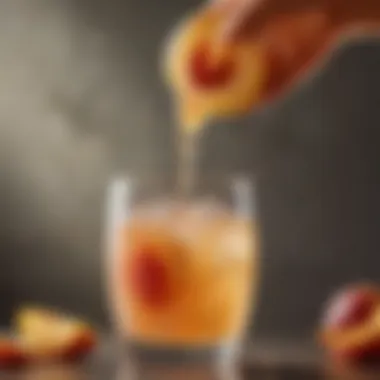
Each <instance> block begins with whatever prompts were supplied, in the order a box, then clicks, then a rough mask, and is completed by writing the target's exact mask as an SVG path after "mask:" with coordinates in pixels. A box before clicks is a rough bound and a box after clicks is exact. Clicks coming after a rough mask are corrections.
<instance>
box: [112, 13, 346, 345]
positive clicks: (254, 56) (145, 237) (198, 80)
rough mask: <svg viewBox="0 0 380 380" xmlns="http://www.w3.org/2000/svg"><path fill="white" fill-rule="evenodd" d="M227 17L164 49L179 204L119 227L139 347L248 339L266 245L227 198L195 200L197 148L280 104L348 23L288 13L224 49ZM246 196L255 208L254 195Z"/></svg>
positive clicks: (124, 304)
mask: <svg viewBox="0 0 380 380" xmlns="http://www.w3.org/2000/svg"><path fill="white" fill-rule="evenodd" d="M224 16H225V15H224V14H223V12H221V11H215V10H214V11H210V10H208V9H201V10H200V11H198V12H196V13H195V14H194V15H193V16H191V17H189V18H188V19H187V20H186V21H185V22H183V23H182V24H180V26H179V27H178V28H177V29H176V30H175V32H174V33H173V34H172V35H171V38H170V39H169V41H168V44H167V49H166V50H165V55H164V60H163V72H164V76H165V79H166V82H167V84H168V86H169V87H170V89H171V92H172V97H173V109H174V113H175V116H176V121H177V124H178V126H179V128H178V136H179V157H178V159H179V165H178V166H179V171H178V178H177V182H178V183H177V185H178V186H177V189H176V192H177V193H176V195H177V197H176V198H175V200H171V201H167V200H165V201H155V202H152V201H151V202H149V201H148V202H145V203H143V204H142V205H140V206H138V207H136V208H134V209H133V210H132V212H131V213H130V214H131V215H130V216H129V217H128V218H125V220H124V221H123V222H122V223H121V227H120V225H119V228H117V229H116V241H117V244H116V245H115V253H114V254H113V255H112V257H113V259H112V263H111V266H110V271H111V274H110V279H111V281H110V283H111V289H110V291H111V298H112V300H113V311H114V317H115V322H116V325H117V327H118V330H119V331H120V334H121V335H122V336H123V337H124V338H126V339H129V340H132V341H134V342H137V343H142V344H145V345H153V346H157V345H158V346H160V347H162V346H164V347H166V346H174V347H189V346H191V347H193V346H195V347H198V346H210V345H218V344H220V343H221V342H224V341H238V340H240V338H241V337H242V335H243V333H244V330H245V328H246V326H247V321H248V316H249V310H250V309H252V306H253V308H254V306H255V299H256V293H257V286H258V277H259V269H258V261H259V260H258V245H259V238H258V234H257V231H256V228H255V224H254V223H252V222H251V221H250V220H249V218H247V215H242V214H241V213H239V212H236V210H234V209H233V208H231V207H230V206H226V205H225V202H224V203H223V202H217V203H216V204H215V203H214V204H211V203H207V201H206V203H205V202H203V203H202V201H201V202H198V201H199V200H196V199H194V197H193V190H194V189H195V188H196V186H197V185H198V182H199V179H198V178H197V166H196V165H197V163H196V158H197V156H198V151H197V141H198V139H199V138H200V137H201V135H202V132H203V130H204V128H205V127H206V126H207V125H208V124H209V123H211V122H213V121H216V120H217V119H220V118H225V117H235V116H239V115H242V114H244V113H247V112H249V111H250V110H251V109H253V108H254V107H255V106H258V105H260V104H263V103H264V102H267V101H269V100H270V99H272V98H274V97H276V96H279V94H281V93H282V92H284V91H285V90H286V89H287V88H289V87H290V86H291V85H292V84H293V83H295V82H296V81H297V80H299V78H301V77H302V76H303V75H304V74H305V73H306V71H307V69H309V68H310V67H312V66H313V64H314V63H316V62H319V61H320V60H319V59H318V58H319V57H322V56H324V54H323V53H326V52H327V51H329V50H331V47H332V46H333V45H334V44H335V43H336V41H337V40H338V38H339V36H340V35H342V34H341V33H340V31H342V30H345V26H346V25H348V24H349V23H346V24H345V23H335V24H334V23H331V17H330V16H329V15H328V14H326V13H324V12H319V11H315V10H314V9H311V10H306V11H302V12H298V13H297V12H296V13H291V14H288V15H282V14H279V15H278V16H277V17H275V18H274V19H273V22H271V23H268V25H267V26H265V27H264V28H263V30H262V32H261V33H260V34H258V35H257V38H256V39H250V40H249V41H244V40H241V41H239V42H234V43H229V44H215V33H216V31H217V30H218V28H219V26H220V23H221V21H222V20H223V17H224ZM350 25H351V24H350ZM238 189H240V190H238V191H237V192H238V198H242V199H243V200H244V202H243V203H244V205H248V204H249V201H247V199H248V198H249V194H248V193H249V192H247V188H246V187H244V186H243V187H241V186H240V187H239V186H238ZM242 189H243V190H242ZM235 190H236V188H235ZM247 194H248V196H247ZM205 205H206V206H207V207H205ZM243 208H244V207H243ZM205 209H206V210H207V212H206V213H205ZM157 210H159V211H158V212H157ZM240 210H241V207H240Z"/></svg>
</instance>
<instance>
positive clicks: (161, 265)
mask: <svg viewBox="0 0 380 380" xmlns="http://www.w3.org/2000/svg"><path fill="white" fill-rule="evenodd" d="M254 205H255V204H254V194H253V193H252V189H251V184H250V182H249V181H248V180H247V179H244V178H240V179H233V180H218V179H216V180H207V181H201V182H200V183H199V186H198V188H197V189H196V191H194V192H193V193H192V196H191V197H185V198H181V197H178V196H176V192H175V186H169V185H167V186H165V185H164V184H160V183H158V182H157V181H156V182H154V181H139V180H134V179H132V178H118V179H115V180H114V181H113V182H112V184H111V186H110V189H109V193H108V204H107V210H108V211H107V224H106V227H107V247H106V251H107V252H106V267H107V279H106V281H107V288H108V293H107V294H108V300H109V308H110V310H111V315H112V318H113V322H114V327H115V329H116V332H117V335H118V337H119V338H121V340H122V341H123V342H125V343H126V347H128V348H131V347H132V348H134V349H138V350H143V351H145V352H149V353H150V354H151V355H152V356H151V357H153V358H154V357H156V358H159V357H162V355H165V357H170V358H171V359H174V358H181V359H189V358H192V359H194V358H196V357H197V358H205V357H210V355H211V357H213V358H217V357H218V356H219V357H220V358H222V357H223V360H225V358H226V356H225V354H226V353H227V354H228V356H229V357H231V358H232V357H233V355H230V354H233V353H236V349H238V348H239V347H240V345H241V343H242V340H243V339H244V336H245V333H246V329H247V326H248V324H249V322H250V320H251V318H252V312H253V311H254V306H255V304H256V298H257V287H258V280H259V265H258V264H259V252H258V242H259V239H258V231H257V224H256V222H255V219H254V216H255V210H254Z"/></svg>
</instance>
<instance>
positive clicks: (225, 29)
mask: <svg viewBox="0 0 380 380" xmlns="http://www.w3.org/2000/svg"><path fill="white" fill-rule="evenodd" d="M266 1H267V0H217V1H214V2H213V5H214V6H216V7H220V8H221V9H223V10H224V13H225V15H226V17H225V22H223V24H222V27H221V29H220V35H219V37H220V39H222V40H223V41H226V40H227V41H231V40H236V39H240V38H244V37H246V36H248V35H249V34H250V33H251V32H252V30H253V29H254V28H255V27H256V26H258V25H259V21H260V18H261V14H262V10H263V8H264V7H263V5H264V3H266Z"/></svg>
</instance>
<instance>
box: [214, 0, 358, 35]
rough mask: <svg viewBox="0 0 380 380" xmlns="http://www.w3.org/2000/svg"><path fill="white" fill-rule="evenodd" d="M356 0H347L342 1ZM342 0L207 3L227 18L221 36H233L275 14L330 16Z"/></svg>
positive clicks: (255, 29) (220, 0) (255, 30)
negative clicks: (225, 14) (304, 13)
mask: <svg viewBox="0 0 380 380" xmlns="http://www.w3.org/2000/svg"><path fill="white" fill-rule="evenodd" d="M347 2H348V3H353V2H355V3H356V2H357V0H348V1H346V4H347ZM341 3H342V0H215V1H214V2H213V3H212V4H211V6H212V7H218V8H223V9H224V10H225V11H226V13H227V14H228V18H227V20H226V22H225V24H224V25H223V29H222V31H221V34H222V38H223V39H227V40H230V39H232V40H235V39H239V38H246V37H250V36H251V35H256V34H257V33H259V32H260V31H261V30H262V29H263V28H264V27H265V26H266V25H267V24H268V23H269V22H271V20H272V19H273V18H275V17H276V16H287V15H288V16H292V15H294V14H298V13H302V12H308V13H309V12H317V13H319V14H320V13H324V14H325V15H327V14H329V15H330V16H331V15H333V14H334V13H337V14H339V12H336V9H339V8H340V4H341Z"/></svg>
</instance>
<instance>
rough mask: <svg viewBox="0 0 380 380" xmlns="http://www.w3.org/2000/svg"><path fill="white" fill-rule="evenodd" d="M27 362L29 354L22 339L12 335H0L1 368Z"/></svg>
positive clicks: (17, 365) (21, 364)
mask: <svg viewBox="0 0 380 380" xmlns="http://www.w3.org/2000/svg"><path fill="white" fill-rule="evenodd" d="M27 362H28V356H27V353H26V352H25V349H24V347H23V346H22V344H21V343H20V341H19V340H18V339H17V338H15V337H12V336H10V335H9V336H8V335H0V368H14V367H20V366H23V365H25V364H26V363H27Z"/></svg>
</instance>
